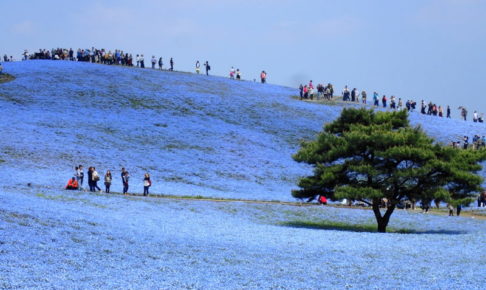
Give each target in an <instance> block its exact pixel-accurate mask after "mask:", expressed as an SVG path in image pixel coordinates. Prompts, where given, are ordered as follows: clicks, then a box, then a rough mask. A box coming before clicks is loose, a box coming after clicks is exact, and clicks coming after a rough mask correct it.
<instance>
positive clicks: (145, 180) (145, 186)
mask: <svg viewBox="0 0 486 290" xmlns="http://www.w3.org/2000/svg"><path fill="white" fill-rule="evenodd" d="M150 186H152V181H151V180H150V174H148V173H145V176H144V177H143V195H144V196H147V195H148V194H149V187H150Z"/></svg>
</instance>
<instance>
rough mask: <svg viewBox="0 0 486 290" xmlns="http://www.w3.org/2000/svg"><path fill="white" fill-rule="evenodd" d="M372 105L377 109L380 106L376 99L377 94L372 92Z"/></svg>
mask: <svg viewBox="0 0 486 290" xmlns="http://www.w3.org/2000/svg"><path fill="white" fill-rule="evenodd" d="M373 105H374V106H375V107H378V106H379V105H380V100H379V99H378V93H377V92H373Z"/></svg>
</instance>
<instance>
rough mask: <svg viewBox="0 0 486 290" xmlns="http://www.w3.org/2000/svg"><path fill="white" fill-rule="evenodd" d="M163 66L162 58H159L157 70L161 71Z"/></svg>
mask: <svg viewBox="0 0 486 290" xmlns="http://www.w3.org/2000/svg"><path fill="white" fill-rule="evenodd" d="M163 65H164V62H163V61H162V57H159V69H160V70H162V66H163Z"/></svg>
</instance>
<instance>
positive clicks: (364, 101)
mask: <svg viewBox="0 0 486 290" xmlns="http://www.w3.org/2000/svg"><path fill="white" fill-rule="evenodd" d="M361 101H362V102H363V104H365V105H366V91H362V92H361Z"/></svg>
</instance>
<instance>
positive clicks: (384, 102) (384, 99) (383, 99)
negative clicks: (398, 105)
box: [381, 95, 386, 108]
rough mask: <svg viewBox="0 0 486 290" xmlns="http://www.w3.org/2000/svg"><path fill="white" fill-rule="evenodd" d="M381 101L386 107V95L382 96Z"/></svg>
mask: <svg viewBox="0 0 486 290" xmlns="http://www.w3.org/2000/svg"><path fill="white" fill-rule="evenodd" d="M381 103H382V104H383V108H386V96H385V95H383V98H381Z"/></svg>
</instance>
